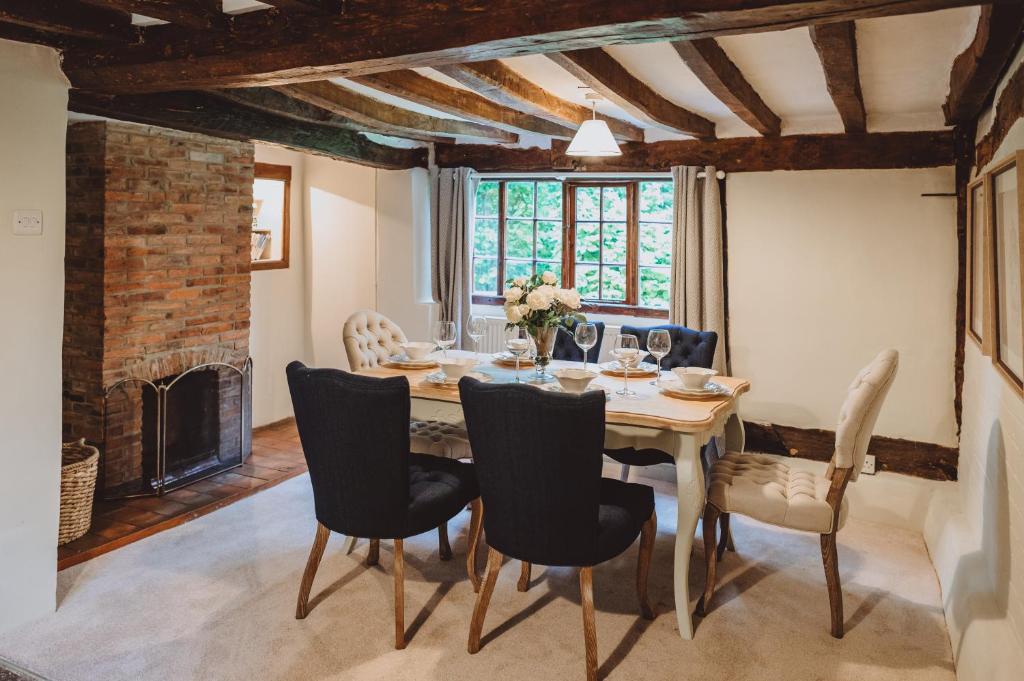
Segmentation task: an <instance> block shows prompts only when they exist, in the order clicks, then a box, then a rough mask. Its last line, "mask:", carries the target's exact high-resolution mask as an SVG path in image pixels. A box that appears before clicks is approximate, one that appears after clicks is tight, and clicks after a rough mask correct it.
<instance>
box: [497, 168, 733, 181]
mask: <svg viewBox="0 0 1024 681" xmlns="http://www.w3.org/2000/svg"><path fill="white" fill-rule="evenodd" d="M706 176H707V174H706V173H705V172H704V171H703V170H702V171H700V172H698V173H697V177H698V178H701V179H703V178H705V177H706ZM715 176H716V177H717V178H718V179H719V180H724V179H725V171H724V170H719V171H717V172H716V173H715ZM477 177H479V178H480V179H483V180H538V179H559V178H571V179H588V178H589V179H615V180H633V179H636V180H670V179H672V173H666V172H662V171H652V172H649V173H638V172H629V173H615V172H603V173H573V172H564V173H557V172H541V173H477Z"/></svg>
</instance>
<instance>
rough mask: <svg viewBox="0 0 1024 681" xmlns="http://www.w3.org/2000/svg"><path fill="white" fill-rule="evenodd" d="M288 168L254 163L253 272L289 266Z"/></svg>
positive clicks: (289, 197)
mask: <svg viewBox="0 0 1024 681" xmlns="http://www.w3.org/2000/svg"><path fill="white" fill-rule="evenodd" d="M291 183H292V169H291V166H282V165H274V164H271V163H257V164H256V178H255V180H254V181H253V185H252V269H254V270H275V269H284V268H286V267H288V250H289V248H288V246H289V241H290V238H291V232H290V229H289V224H288V223H289V212H290V208H289V204H290V202H291V201H290V199H291Z"/></svg>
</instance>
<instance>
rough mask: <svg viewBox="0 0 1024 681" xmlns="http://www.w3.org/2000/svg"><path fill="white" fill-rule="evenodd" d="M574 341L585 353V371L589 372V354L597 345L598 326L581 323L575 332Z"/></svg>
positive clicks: (577, 325)
mask: <svg viewBox="0 0 1024 681" xmlns="http://www.w3.org/2000/svg"><path fill="white" fill-rule="evenodd" d="M573 340H575V341H576V345H577V346H578V347H579V349H580V350H582V351H583V370H584V371H586V370H587V353H588V352H590V349H591V348H592V347H594V346H595V345H597V324H593V323H590V322H580V323H578V324H576V329H575V330H574V331H573Z"/></svg>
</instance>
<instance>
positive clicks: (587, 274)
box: [576, 265, 598, 298]
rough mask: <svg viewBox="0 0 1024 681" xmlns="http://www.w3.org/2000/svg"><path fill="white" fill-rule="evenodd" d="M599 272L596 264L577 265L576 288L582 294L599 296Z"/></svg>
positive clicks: (590, 296) (591, 296)
mask: <svg viewBox="0 0 1024 681" xmlns="http://www.w3.org/2000/svg"><path fill="white" fill-rule="evenodd" d="M597 274H598V267H597V266H596V265H577V266H576V290H577V291H579V293H580V296H582V297H584V298H597V296H598V288H597Z"/></svg>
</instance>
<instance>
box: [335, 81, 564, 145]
mask: <svg viewBox="0 0 1024 681" xmlns="http://www.w3.org/2000/svg"><path fill="white" fill-rule="evenodd" d="M351 80H352V81H354V82H356V83H359V84H361V85H366V86H368V87H372V88H374V89H375V90H379V91H380V92H386V93H388V94H392V95H395V96H396V97H401V98H402V99H407V100H409V101H410V102H415V103H417V104H422V105H423V106H429V107H430V108H432V109H437V110H438V111H443V112H445V113H447V114H451V115H453V116H458V117H459V118H464V119H466V120H468V121H474V122H476V123H483V124H485V125H495V126H497V127H499V128H501V129H503V130H510V131H512V132H532V133H536V134H539V135H547V136H549V137H559V138H563V139H570V138H571V137H572V136H573V135H575V134H576V131H575V130H573V129H572V128H567V127H565V126H563V125H558V124H557V123H552V122H551V121H548V120H545V119H543V118H538V117H536V116H531V115H529V114H525V113H523V112H521V111H516V110H515V109H510V108H508V107H506V106H501V105H500V104H495V103H494V102H492V101H491V100H489V99H487V98H486V97H481V96H480V95H478V94H476V93H475V92H469V91H468V90H461V89H459V88H456V87H451V86H450V85H445V84H444V83H439V82H437V81H436V80H432V79H430V78H427V77H426V76H421V75H420V74H418V73H416V72H415V71H391V72H389V73H378V74H374V75H372V76H358V77H355V78H352V79H351Z"/></svg>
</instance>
